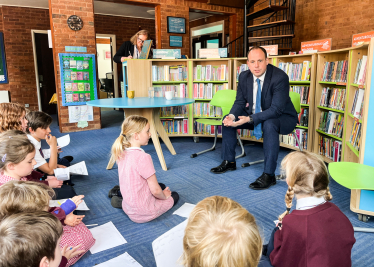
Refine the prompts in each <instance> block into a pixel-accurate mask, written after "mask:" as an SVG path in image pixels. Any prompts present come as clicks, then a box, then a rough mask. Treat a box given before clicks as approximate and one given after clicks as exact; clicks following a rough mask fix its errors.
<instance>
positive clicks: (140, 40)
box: [138, 37, 146, 44]
mask: <svg viewBox="0 0 374 267" xmlns="http://www.w3.org/2000/svg"><path fill="white" fill-rule="evenodd" d="M145 41H146V40H142V39H140V38H139V37H138V42H142V44H144V42H145Z"/></svg>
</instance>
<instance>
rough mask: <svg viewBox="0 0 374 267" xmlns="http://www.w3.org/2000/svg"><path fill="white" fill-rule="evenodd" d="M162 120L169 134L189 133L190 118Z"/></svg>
mask: <svg viewBox="0 0 374 267" xmlns="http://www.w3.org/2000/svg"><path fill="white" fill-rule="evenodd" d="M161 122H162V125H163V126H164V129H165V131H166V133H168V134H188V119H182V120H173V119H163V120H161Z"/></svg>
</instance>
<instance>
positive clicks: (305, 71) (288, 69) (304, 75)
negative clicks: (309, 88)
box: [278, 61, 312, 81]
mask: <svg viewBox="0 0 374 267" xmlns="http://www.w3.org/2000/svg"><path fill="white" fill-rule="evenodd" d="M278 67H279V68H280V69H281V70H283V71H284V72H285V73H286V74H287V75H288V77H289V78H290V81H309V80H310V69H311V67H312V62H310V61H304V62H303V63H299V64H297V63H296V64H295V63H292V62H281V63H279V66H278Z"/></svg>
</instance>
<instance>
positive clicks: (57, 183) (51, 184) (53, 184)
mask: <svg viewBox="0 0 374 267" xmlns="http://www.w3.org/2000/svg"><path fill="white" fill-rule="evenodd" d="M51 177H53V176H51ZM53 178H54V179H53ZM53 178H47V179H46V181H47V182H48V185H49V187H52V188H61V186H62V183H63V181H59V180H57V178H56V177H53Z"/></svg>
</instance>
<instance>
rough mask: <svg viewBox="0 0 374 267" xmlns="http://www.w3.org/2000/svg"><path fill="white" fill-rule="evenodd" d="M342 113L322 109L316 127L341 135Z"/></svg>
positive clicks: (328, 132)
mask: <svg viewBox="0 0 374 267" xmlns="http://www.w3.org/2000/svg"><path fill="white" fill-rule="evenodd" d="M343 125H344V115H343V114H341V113H337V112H333V111H328V112H327V111H323V112H321V116H320V118H319V126H318V129H319V130H321V131H323V132H325V133H327V134H332V135H335V136H337V137H339V138H341V137H342V132H343Z"/></svg>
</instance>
